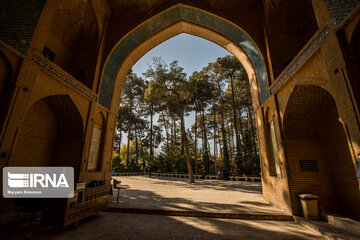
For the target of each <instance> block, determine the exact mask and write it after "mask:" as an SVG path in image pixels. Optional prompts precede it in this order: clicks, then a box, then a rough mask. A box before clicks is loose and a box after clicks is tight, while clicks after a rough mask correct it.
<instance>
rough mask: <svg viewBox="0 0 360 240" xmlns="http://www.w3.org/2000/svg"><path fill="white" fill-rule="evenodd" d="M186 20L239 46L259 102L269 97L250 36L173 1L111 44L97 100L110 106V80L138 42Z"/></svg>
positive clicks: (262, 65) (213, 16)
mask: <svg viewBox="0 0 360 240" xmlns="http://www.w3.org/2000/svg"><path fill="white" fill-rule="evenodd" d="M180 21H186V22H189V23H193V24H196V25H199V26H201V27H204V28H206V29H208V30H211V31H214V32H216V33H218V34H221V35H223V36H225V37H226V38H228V39H229V40H231V41H232V42H233V43H234V44H235V45H236V46H238V47H239V48H241V49H242V50H243V52H245V54H246V55H247V57H248V58H249V59H250V62H251V64H252V65H253V67H254V69H255V75H256V83H257V89H258V94H259V102H260V104H262V103H264V102H265V101H266V99H267V98H268V97H269V91H268V85H267V76H266V70H265V64H264V62H263V58H262V56H261V53H260V51H259V50H258V48H257V47H256V45H255V44H254V42H253V41H252V40H251V39H250V37H249V36H248V35H247V34H246V33H245V32H244V31H243V30H242V29H240V28H239V27H237V26H235V25H234V24H232V23H230V22H228V21H226V20H224V19H222V18H220V17H217V16H215V15H213V14H210V13H207V12H204V11H202V10H199V9H195V8H192V7H188V6H185V5H182V4H179V5H176V6H175V7H172V8H170V9H168V10H166V11H164V12H162V13H160V14H159V15H157V16H155V17H153V18H151V19H150V20H148V21H146V22H144V23H143V24H141V25H140V26H139V27H137V28H136V29H134V30H133V31H132V32H130V33H129V34H127V35H126V36H125V37H124V38H123V39H122V40H120V42H119V43H118V44H117V45H116V46H115V47H114V49H113V50H112V52H111V54H110V56H109V57H108V60H107V62H106V64H105V67H104V72H103V76H102V83H101V87H100V94H99V103H100V104H101V105H102V106H104V107H106V108H108V109H109V108H110V105H111V99H112V95H113V94H112V93H113V89H114V82H115V79H116V76H117V73H118V71H119V69H120V66H121V65H122V64H123V62H124V60H125V59H126V57H127V56H128V55H129V54H130V53H131V52H132V51H133V50H134V49H135V48H136V47H137V46H138V45H140V44H141V43H142V42H144V41H145V40H146V39H148V38H149V37H151V36H153V35H155V34H156V33H158V32H160V31H162V30H164V29H166V28H167V27H169V26H171V25H173V24H175V23H177V22H180Z"/></svg>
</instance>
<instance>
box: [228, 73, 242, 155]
mask: <svg viewBox="0 0 360 240" xmlns="http://www.w3.org/2000/svg"><path fill="white" fill-rule="evenodd" d="M230 83H231V98H232V106H233V117H234V128H235V137H236V152H240V137H239V131H238V127H237V117H236V103H235V94H234V80H233V77H232V76H230Z"/></svg>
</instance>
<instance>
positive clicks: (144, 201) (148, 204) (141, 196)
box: [0, 176, 323, 240]
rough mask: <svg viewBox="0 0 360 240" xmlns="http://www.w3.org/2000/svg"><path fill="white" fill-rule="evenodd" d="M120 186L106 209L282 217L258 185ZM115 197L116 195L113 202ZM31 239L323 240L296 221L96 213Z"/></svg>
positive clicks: (18, 232) (152, 182) (14, 232)
mask: <svg viewBox="0 0 360 240" xmlns="http://www.w3.org/2000/svg"><path fill="white" fill-rule="evenodd" d="M118 179H119V180H121V181H122V189H121V190H120V193H121V194H120V202H119V203H115V200H116V198H115V197H111V198H110V204H109V205H110V206H111V207H118V208H120V207H121V208H138V209H141V208H142V209H158V210H177V211H179V210H182V211H184V210H185V211H211V212H227V213H251V214H257V213H258V214H260V213H265V214H282V212H281V211H279V210H278V209H275V208H274V207H272V206H270V205H268V204H266V203H264V202H263V201H262V196H261V184H260V183H253V182H228V181H212V180H198V181H197V182H196V183H195V184H189V183H187V181H186V180H185V179H171V178H158V177H156V178H155V177H152V178H148V177H144V176H132V177H118ZM116 193H117V192H116V191H115V192H114V195H115V196H116ZM26 225H28V223H23V224H20V225H16V226H14V227H13V228H10V229H9V228H7V229H0V236H1V237H2V238H1V239H24V238H26V236H27V235H28V234H29V232H28V231H27V230H26V229H27V228H26V227H24V226H26ZM32 239H57V240H63V239H83V240H88V239H89V240H90V239H96V240H101V239H122V240H126V239H133V240H143V239H144V240H147V239H150V240H158V239H159V240H164V239H169V240H170V239H172V240H178V239H182V240H184V239H197V240H211V239H256V240H258V239H260V240H261V239H270V240H272V239H279V240H290V239H291V240H300V239H309V240H310V239H323V237H322V236H320V235H319V234H318V233H315V232H312V231H310V230H309V229H307V228H304V227H302V226H301V225H299V224H298V223H296V222H294V221H270V220H267V221H266V220H241V219H223V218H206V217H184V216H164V215H148V214H128V213H122V212H111V211H110V212H108V211H106V212H100V213H99V216H98V217H95V216H92V217H89V218H87V219H85V220H82V221H80V222H79V227H78V228H77V229H75V228H74V226H68V227H66V228H61V229H54V228H51V227H45V226H40V225H39V224H35V225H34V228H33V231H32Z"/></svg>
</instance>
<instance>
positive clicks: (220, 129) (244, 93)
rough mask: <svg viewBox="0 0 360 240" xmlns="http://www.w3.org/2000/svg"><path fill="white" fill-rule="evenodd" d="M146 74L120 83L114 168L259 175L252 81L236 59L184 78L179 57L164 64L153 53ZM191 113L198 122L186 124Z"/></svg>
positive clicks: (228, 58) (221, 61)
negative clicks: (189, 126)
mask: <svg viewBox="0 0 360 240" xmlns="http://www.w3.org/2000/svg"><path fill="white" fill-rule="evenodd" d="M143 76H144V78H145V80H144V79H142V78H141V77H139V76H137V75H136V74H134V73H133V72H132V71H130V72H129V74H128V75H127V77H126V80H125V83H124V87H123V92H122V101H121V105H120V109H119V116H118V121H117V130H116V135H115V144H114V149H115V151H116V152H117V154H116V155H115V156H114V160H113V168H114V170H115V171H139V170H144V169H149V170H151V171H160V172H178V173H185V172H187V173H188V174H189V179H190V181H193V171H195V173H202V174H209V173H216V172H217V171H219V170H220V171H222V173H223V176H224V178H225V179H226V178H228V176H229V175H230V174H235V173H240V174H246V175H259V174H260V166H259V157H258V149H257V143H256V135H255V126H254V121H253V118H254V116H253V110H252V104H251V95H250V87H249V81H248V78H247V74H246V72H245V70H244V68H243V66H242V65H241V63H240V62H239V61H238V60H237V59H236V58H235V57H233V56H225V57H222V58H218V59H217V60H216V61H215V62H211V63H209V64H208V66H206V67H205V68H203V69H202V70H201V71H200V72H194V73H193V74H192V75H191V76H190V77H188V78H187V77H186V73H184V71H183V68H182V67H181V66H179V64H178V62H177V61H174V62H172V63H170V65H169V66H168V65H167V64H166V63H165V62H164V61H163V60H162V59H161V58H160V57H159V58H154V59H153V64H152V66H150V67H149V68H148V69H147V71H146V72H145V73H143ZM189 113H194V120H195V121H194V124H193V125H192V126H191V128H190V129H186V128H185V118H186V116H188V115H189ZM154 119H157V123H154ZM124 133H125V134H126V138H127V144H124V145H123V146H121V145H122V144H121V142H122V138H123V134H124ZM199 145H200V146H199ZM210 145H212V147H210ZM211 148H212V150H213V151H212V152H210V151H211ZM155 149H158V151H157V154H155Z"/></svg>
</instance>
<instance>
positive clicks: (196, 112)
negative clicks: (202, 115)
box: [194, 104, 198, 174]
mask: <svg viewBox="0 0 360 240" xmlns="http://www.w3.org/2000/svg"><path fill="white" fill-rule="evenodd" d="M197 114H198V111H197V104H195V134H194V135H195V136H194V137H195V154H194V155H195V174H197V124H198V123H197Z"/></svg>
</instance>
